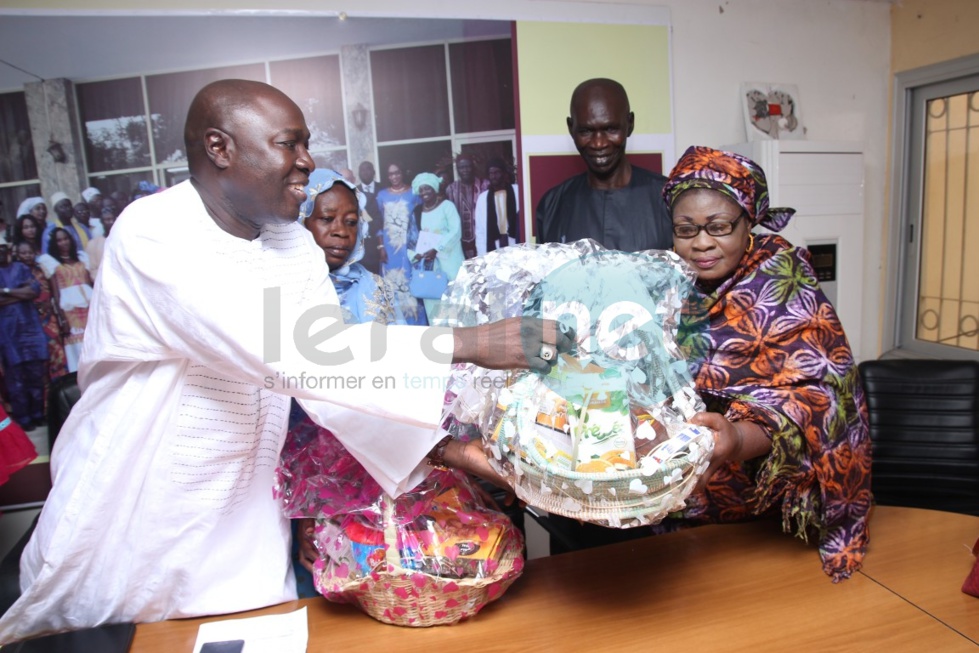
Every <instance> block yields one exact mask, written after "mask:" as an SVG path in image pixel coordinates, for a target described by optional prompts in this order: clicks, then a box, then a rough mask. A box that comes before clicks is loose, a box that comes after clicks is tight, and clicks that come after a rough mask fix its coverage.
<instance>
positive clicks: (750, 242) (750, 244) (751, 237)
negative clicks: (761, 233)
mask: <svg viewBox="0 0 979 653" xmlns="http://www.w3.org/2000/svg"><path fill="white" fill-rule="evenodd" d="M754 248H755V234H752V233H749V234H748V250H747V251H748V252H751V250H753V249H754Z"/></svg>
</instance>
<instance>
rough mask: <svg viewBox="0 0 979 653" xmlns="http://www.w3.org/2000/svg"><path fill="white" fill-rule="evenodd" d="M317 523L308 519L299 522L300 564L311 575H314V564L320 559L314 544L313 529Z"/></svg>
mask: <svg viewBox="0 0 979 653" xmlns="http://www.w3.org/2000/svg"><path fill="white" fill-rule="evenodd" d="M315 524H316V521H315V520H313V519H310V518H308V517H304V518H303V519H300V520H299V528H298V529H297V530H298V533H299V564H301V565H302V566H303V567H305V568H306V569H307V570H308V571H309V573H313V563H315V562H316V560H317V559H318V558H319V553H318V552H317V551H316V545H315V544H314V543H313V527H314V525H315Z"/></svg>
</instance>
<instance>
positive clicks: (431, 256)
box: [408, 172, 465, 324]
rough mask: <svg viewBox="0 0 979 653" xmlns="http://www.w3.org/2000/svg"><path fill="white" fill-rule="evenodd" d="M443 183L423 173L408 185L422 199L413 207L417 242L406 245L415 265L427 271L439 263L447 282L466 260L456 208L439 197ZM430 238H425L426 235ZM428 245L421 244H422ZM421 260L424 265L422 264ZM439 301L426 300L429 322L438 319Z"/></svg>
mask: <svg viewBox="0 0 979 653" xmlns="http://www.w3.org/2000/svg"><path fill="white" fill-rule="evenodd" d="M441 186H442V179H441V178H440V177H439V176H438V175H435V174H433V173H431V172H423V173H421V174H420V175H418V176H417V177H415V179H414V181H412V182H411V190H412V192H413V193H415V194H416V195H418V196H419V197H420V198H421V199H422V203H421V205H419V206H417V207H415V216H416V218H417V220H418V226H419V228H420V229H421V231H420V232H419V237H418V241H417V242H416V243H415V244H414V245H409V248H408V256H409V257H410V258H411V262H412V264H414V265H426V266H428V268H429V269H431V268H432V266H434V262H435V261H437V262H438V266H437V267H438V268H439V269H441V270H442V271H443V272H444V273H445V275H446V276H447V277H448V279H449V281H451V280H453V279H455V278H456V275H457V274H459V268H461V267H462V263H463V261H464V260H465V256H464V255H463V253H462V219H461V218H460V217H459V211H458V210H457V209H456V206H455V204H453V203H452V202H451V201H449V200H447V199H445V197H444V196H442V195H440V194H439V188H440V187H441ZM426 234H427V235H428V236H431V238H429V239H426V238H424V236H425V235H426ZM426 241H427V242H428V243H429V244H422V243H424V242H426ZM422 250H424V251H422ZM423 260H424V262H422V261H423ZM441 303H442V300H440V299H426V300H425V313H426V314H427V315H428V319H429V322H431V323H432V324H436V322H432V320H433V319H435V318H436V317H438V310H439V305H440V304H441Z"/></svg>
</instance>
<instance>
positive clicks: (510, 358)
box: [452, 317, 574, 372]
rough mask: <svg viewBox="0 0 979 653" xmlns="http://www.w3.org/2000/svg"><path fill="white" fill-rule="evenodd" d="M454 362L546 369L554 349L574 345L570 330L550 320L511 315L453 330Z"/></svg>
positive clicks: (550, 363) (489, 366) (485, 365)
mask: <svg viewBox="0 0 979 653" xmlns="http://www.w3.org/2000/svg"><path fill="white" fill-rule="evenodd" d="M453 335H454V336H455V349H454V351H453V353H452V362H454V363H460V362H461V363H474V364H476V365H479V366H480V367H485V368H487V369H491V370H506V369H532V370H537V371H539V372H547V371H548V370H549V369H550V368H551V366H552V365H554V363H555V362H556V361H557V353H558V352H562V351H568V350H570V349H571V348H572V347H573V346H574V332H573V331H572V330H571V329H569V328H562V327H561V325H560V324H559V323H558V322H555V321H554V320H540V319H536V318H530V317H511V318H507V319H505V320H500V321H498V322H492V323H490V324H483V325H480V326H476V327H460V328H457V329H454V330H453Z"/></svg>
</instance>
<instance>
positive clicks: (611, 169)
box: [568, 78, 635, 188]
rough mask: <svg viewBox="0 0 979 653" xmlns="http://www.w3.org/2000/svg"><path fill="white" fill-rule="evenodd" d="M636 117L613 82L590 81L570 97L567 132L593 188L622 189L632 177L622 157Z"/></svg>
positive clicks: (610, 80)
mask: <svg viewBox="0 0 979 653" xmlns="http://www.w3.org/2000/svg"><path fill="white" fill-rule="evenodd" d="M634 126H635V117H634V116H633V115H632V110H631V109H630V107H629V96H628V95H627V94H626V92H625V89H624V88H622V84H620V83H618V82H617V81H615V80H614V79H604V78H598V79H589V80H586V81H584V82H582V83H580V84H578V86H577V88H575V90H574V93H572V94H571V115H569V116H568V133H569V134H571V138H572V139H574V144H575V148H576V149H577V150H578V154H580V155H581V158H582V159H583V160H584V162H585V165H586V166H587V167H588V183H589V184H590V185H591V187H592V188H622V187H623V186H625V185H627V184H628V183H629V180H630V179H631V178H632V166H631V165H630V164H629V160H628V159H627V158H626V156H625V148H626V139H628V138H629V136H631V135H632V130H633V127H634Z"/></svg>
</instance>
